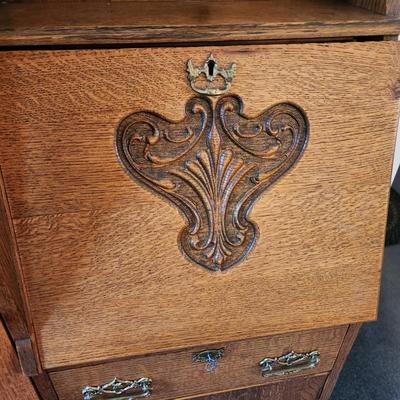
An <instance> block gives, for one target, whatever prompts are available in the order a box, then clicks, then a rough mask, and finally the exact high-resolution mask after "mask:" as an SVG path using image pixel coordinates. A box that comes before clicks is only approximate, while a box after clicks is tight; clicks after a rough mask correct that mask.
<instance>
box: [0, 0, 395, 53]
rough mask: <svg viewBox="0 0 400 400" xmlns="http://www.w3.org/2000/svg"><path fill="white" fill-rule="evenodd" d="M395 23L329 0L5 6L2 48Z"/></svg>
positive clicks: (236, 36)
mask: <svg viewBox="0 0 400 400" xmlns="http://www.w3.org/2000/svg"><path fill="white" fill-rule="evenodd" d="M399 32H400V19H399V18H398V17H394V16H385V15H381V14H378V13H375V12H373V11H370V10H366V9H363V8H360V7H356V6H354V5H350V4H348V3H346V2H344V1H337V0H336V1H335V0H322V1H321V0H319V1H318V0H301V1H300V0H279V1H278V0H244V1H242V0H230V1H226V0H220V1H205V0H203V1H197V0H186V1H185V0H180V1H178V0H159V1H143V0H136V1H113V0H111V1H88V2H79V1H69V2H68V1H57V2H22V3H21V2H18V3H17V2H7V1H5V2H3V3H1V4H0V46H37V45H45V46H46V45H56V46H64V45H73V46H74V45H93V44H96V45H100V44H109V45H112V44H143V43H147V44H150V43H153V44H161V43H185V42H186V43H195V42H197V43H200V42H222V41H229V42H233V41H249V40H296V39H318V38H346V37H353V36H376V35H397V34H399Z"/></svg>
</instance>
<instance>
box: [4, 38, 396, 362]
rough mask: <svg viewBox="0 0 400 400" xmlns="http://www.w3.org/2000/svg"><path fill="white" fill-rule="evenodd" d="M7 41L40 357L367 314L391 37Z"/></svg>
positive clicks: (12, 155) (181, 343) (389, 92)
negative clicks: (36, 46) (278, 41)
mask: <svg viewBox="0 0 400 400" xmlns="http://www.w3.org/2000/svg"><path fill="white" fill-rule="evenodd" d="M210 52H212V53H213V56H214V59H215V60H216V62H217V64H214V65H213V66H212V65H210V64H208V65H206V66H204V65H203V64H202V63H203V62H204V60H205V59H207V57H208V54H209V53H210ZM0 57H1V58H0V73H1V76H2V80H1V83H0V93H1V101H2V104H3V106H2V107H1V110H0V120H1V121H2V122H1V136H0V163H1V168H2V173H3V176H4V181H5V186H6V189H7V194H8V198H9V202H10V207H11V211H12V216H13V221H14V225H15V232H16V239H17V244H18V249H19V252H20V260H21V266H22V269H23V275H24V278H25V284H26V291H27V295H28V297H29V302H30V310H31V312H32V319H33V324H34V327H35V332H36V334H37V342H38V346H39V351H40V357H41V360H42V362H43V366H44V367H45V368H59V367H63V366H68V365H73V364H84V363H89V362H100V361H102V360H107V359H112V358H120V357H127V356H135V355H141V354H146V353H149V352H156V351H160V352H161V351H168V350H174V349H175V350H176V349H179V348H186V347H188V346H196V345H199V344H204V343H213V342H214V343H215V342H216V341H232V340H241V339H245V338H248V337H256V336H264V335H265V334H271V335H273V334H280V333H285V332H291V331H292V332H294V331H300V330H307V329H314V328H315V329H317V328H324V327H328V326H334V325H341V324H347V323H350V322H356V321H363V320H370V319H374V318H375V316H376V306H377V298H378V291H379V276H380V266H381V256H382V248H383V246H382V244H383V239H384V230H385V221H386V209H387V207H386V201H387V194H388V185H389V179H390V165H391V160H392V151H393V145H394V138H395V131H396V124H397V110H398V101H397V100H396V98H395V97H396V96H395V94H394V93H395V92H396V91H395V90H394V89H395V88H396V83H397V82H398V78H399V66H398V60H399V59H400V57H399V56H398V44H397V43H389V42H387V43H384V42H380V43H336V44H304V45H270V46H237V47H229V46H228V47H213V48H208V47H207V48H160V49H153V48H152V49H144V48H139V49H122V50H92V51H87V50H76V51H54V52H53V51H43V52H12V53H2V54H1V55H0ZM188 60H192V64H191V68H189V74H188V72H187V71H186V69H187V66H188ZM231 64H235V67H234V66H233V65H231ZM189 66H190V64H189ZM202 66H203V67H204V68H205V69H206V71H207V68H209V69H208V74H209V75H210V74H211V75H210V76H213V74H214V73H215V71H220V70H219V68H222V69H223V72H221V74H222V75H218V76H217V77H216V78H215V80H214V81H213V82H207V81H205V79H204V75H203V77H202V76H200V77H197V78H196V79H195V80H194V82H192V83H191V81H190V80H189V78H190V77H195V76H196V74H197V73H198V71H199V70H198V69H197V70H196V68H203V67H202ZM210 79H211V78H210ZM211 84H215V85H217V88H220V89H221V88H222V89H227V91H226V93H223V94H221V95H217V96H214V95H207V94H205V95H204V94H203V95H202V94H199V93H198V92H199V91H200V92H202V91H203V92H204V91H205V90H206V89H208V88H209V86H210V85H211ZM192 86H193V87H194V88H195V89H196V90H197V91H198V92H195V91H194V90H193V88H192ZM211 94H215V92H214V93H211ZM240 103H242V108H243V110H242V111H240ZM274 115H278V117H277V119H274V118H273V117H274ZM136 122H137V123H138V124H137V125H135V123H136ZM133 125H135V126H134V128H132V126H133ZM154 125H157V126H158V129H154ZM189 128H190V129H189ZM236 128H238V130H237V129H236ZM257 130H259V131H260V132H261V133H262V134H261V136H258V135H257ZM210 132H211V133H212V135H211V134H210ZM290 132H293V140H292V141H290V140H288V137H290V135H289V134H290ZM127 135H128V136H129V135H131V137H130V139H131V141H130V142H129V143H128V141H129V140H128V139H129V137H128V139H127ZM135 135H136V136H135ZM210 135H211V136H210ZM288 135H289V136H288ZM274 136H277V138H274ZM260 138H261V139H262V140H261V139H260ZM187 145H189V147H190V151H189V150H188V151H186V150H187V149H186V147H185V146H187ZM176 146H177V147H176ZM130 152H131V153H132V154H134V156H132V154H131V156H130V155H129V153H130ZM139 153H140V154H139ZM137 154H139V156H140V157H141V158H140V162H139V163H135V159H136V158H135V157H136V156H137ZM210 154H211V155H210ZM210 157H211V158H210ZM274 157H275V158H274ZM210 160H211V161H210ZM209 162H212V163H213V164H212V165H213V168H214V167H215V168H217V167H218V168H219V169H218V168H217V169H218V171H217V172H215V171H214V170H213V171H214V172H212V171H211V172H210V171H208V170H207V168H209V164H207V163H209ZM149 163H150V164H151V163H152V164H151V165H150V166H149ZM200 164H201V165H200ZM138 165H139V166H138ZM177 166H178V167H179V168H177ZM193 169H194V171H195V172H193ZM207 171H208V172H207ZM196 173H197V174H203V175H202V178H201V179H203V178H204V180H205V181H204V182H203V181H202V182H200V181H199V180H198V181H197V183H193V179H195V178H193V176H192V175H193V174H196ZM191 174H192V175H191ZM207 174H209V175H207ZM241 174H242V175H241ZM246 174H247V175H246ZM222 176H223V177H224V178H221V177H222ZM242 177H244V178H243V179H242ZM197 179H200V178H198V177H197ZM201 179H200V180H201ZM199 182H200V183H199ZM237 182H238V183H237ZM272 183H274V185H272ZM224 185H225V186H224ZM252 185H253V186H252ZM271 185H272V186H271ZM228 192H229V193H230V194H229V195H227V194H226V193H228ZM191 210H192V211H191ZM193 210H194V211H193ZM196 210H197V211H196ZM222 216H224V217H222ZM207 240H208V242H207ZM229 253H230V254H229ZM210 260H211V261H210ZM210 266H211V268H210ZM214 267H215V269H216V270H213V269H214ZM221 268H222V269H224V270H223V271H220V269H221ZM121 335H122V337H123V338H121Z"/></svg>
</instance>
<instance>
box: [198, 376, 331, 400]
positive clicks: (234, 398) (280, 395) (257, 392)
mask: <svg viewBox="0 0 400 400" xmlns="http://www.w3.org/2000/svg"><path fill="white" fill-rule="evenodd" d="M325 379H326V375H316V376H311V377H307V378H293V379H290V380H287V381H283V382H276V383H272V384H270V385H266V386H260V387H256V388H251V389H243V390H237V391H234V392H228V393H220V394H215V395H211V396H206V397H198V398H197V399H198V400H270V399H274V400H317V399H318V395H319V393H320V391H321V388H322V385H323V384H324V381H325Z"/></svg>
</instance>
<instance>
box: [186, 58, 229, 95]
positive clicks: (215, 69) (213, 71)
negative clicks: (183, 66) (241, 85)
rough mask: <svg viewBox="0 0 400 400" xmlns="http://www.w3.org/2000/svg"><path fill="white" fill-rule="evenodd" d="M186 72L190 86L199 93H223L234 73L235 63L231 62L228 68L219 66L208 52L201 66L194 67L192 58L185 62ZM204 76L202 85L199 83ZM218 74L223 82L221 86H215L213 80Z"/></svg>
mask: <svg viewBox="0 0 400 400" xmlns="http://www.w3.org/2000/svg"><path fill="white" fill-rule="evenodd" d="M187 72H188V79H189V82H190V86H191V87H192V89H193V90H194V91H195V92H197V93H200V94H207V95H209V96H218V95H221V94H223V93H225V92H226V91H227V90H229V88H230V87H231V83H232V79H233V77H234V76H235V73H236V64H234V63H232V64H230V65H229V67H228V68H226V69H225V68H220V67H219V65H218V63H217V60H216V59H215V58H214V56H213V55H212V54H209V56H208V58H207V60H206V61H205V62H204V64H203V66H201V67H194V66H193V63H192V60H189V61H188V62H187ZM202 76H203V77H205V78H206V79H205V81H204V80H203V82H202V83H203V84H202V86H200V85H199V81H200V80H201V79H200V78H201V77H202ZM218 76H220V77H221V78H222V79H223V80H224V82H223V86H222V87H216V86H215V85H214V81H215V80H216V78H217V77H218Z"/></svg>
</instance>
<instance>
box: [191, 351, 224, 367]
mask: <svg viewBox="0 0 400 400" xmlns="http://www.w3.org/2000/svg"><path fill="white" fill-rule="evenodd" d="M224 351H225V350H224V349H214V350H204V351H200V352H199V353H193V356H192V360H193V362H202V363H205V366H204V368H205V370H206V371H207V372H212V371H214V370H215V368H217V363H218V360H219V359H220V358H221V357H222V356H223V354H224Z"/></svg>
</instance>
